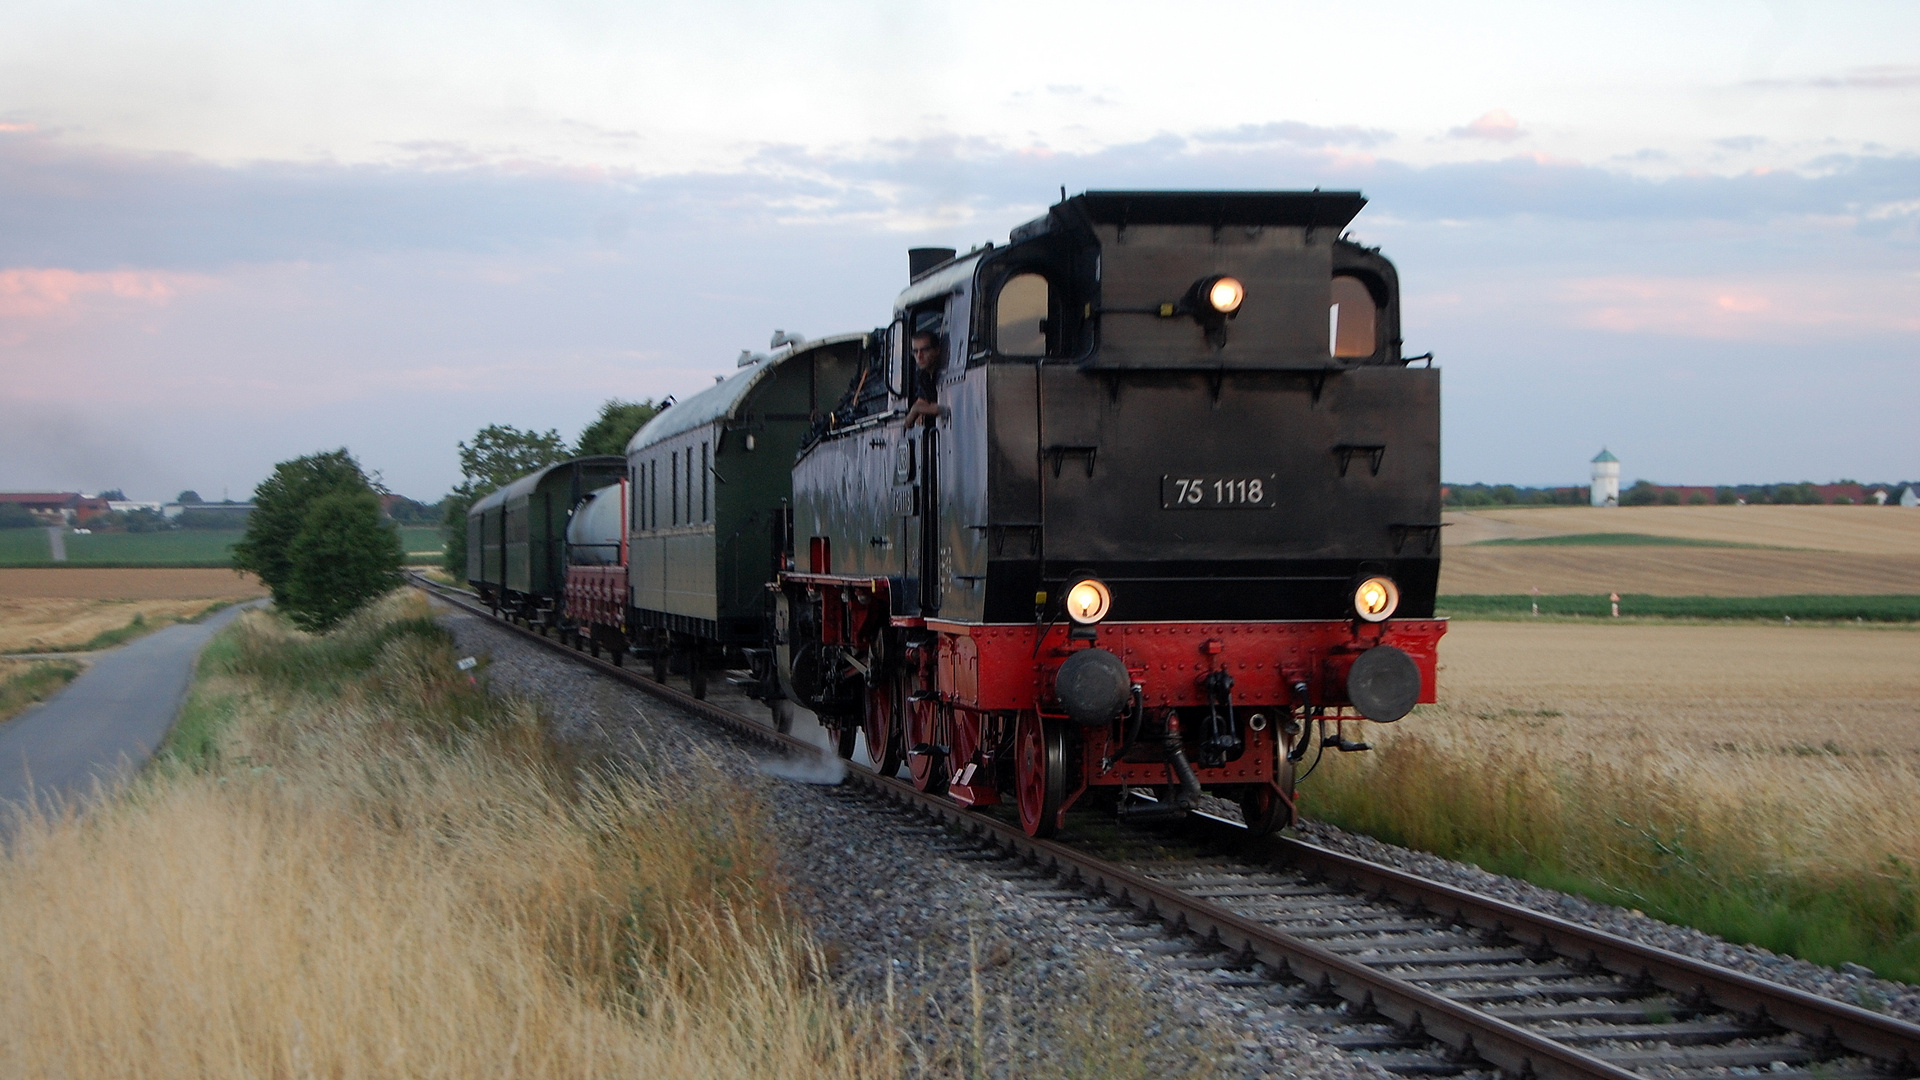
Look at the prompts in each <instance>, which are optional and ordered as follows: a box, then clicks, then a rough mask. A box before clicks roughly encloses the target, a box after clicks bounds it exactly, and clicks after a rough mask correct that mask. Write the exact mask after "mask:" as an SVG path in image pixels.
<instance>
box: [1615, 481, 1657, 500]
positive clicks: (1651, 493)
mask: <svg viewBox="0 0 1920 1080" xmlns="http://www.w3.org/2000/svg"><path fill="white" fill-rule="evenodd" d="M1659 498H1660V493H1659V491H1658V490H1656V489H1655V488H1654V486H1653V482H1652V481H1651V480H1635V481H1634V482H1633V486H1632V487H1630V488H1628V489H1627V490H1625V491H1623V492H1621V493H1620V505H1621V506H1652V505H1653V504H1654V503H1655V502H1657V501H1659Z"/></svg>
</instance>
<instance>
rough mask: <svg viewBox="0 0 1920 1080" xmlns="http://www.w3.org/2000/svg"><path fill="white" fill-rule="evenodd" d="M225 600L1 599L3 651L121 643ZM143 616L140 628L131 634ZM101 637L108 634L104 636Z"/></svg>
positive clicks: (195, 615)
mask: <svg viewBox="0 0 1920 1080" xmlns="http://www.w3.org/2000/svg"><path fill="white" fill-rule="evenodd" d="M223 603H225V601H220V600H73V599H28V600H19V599H0V653H29V652H66V651H71V650H77V649H85V648H89V647H93V648H99V647H101V646H102V645H117V644H119V643H120V642H122V641H126V640H128V639H129V638H131V637H137V636H138V635H139V634H140V633H142V632H145V631H146V630H157V629H159V628H160V627H162V626H166V625H168V624H169V623H174V622H185V621H188V620H191V619H197V618H199V617H200V616H202V615H204V614H206V612H207V610H208V609H209V608H212V607H215V606H219V605H221V604H223ZM135 619H139V620H140V622H141V624H142V625H141V627H139V628H135V629H134V630H133V631H131V632H127V633H124V634H122V633H112V632H114V631H126V630H127V628H128V626H129V624H131V623H132V622H133V621H134V620H135ZM102 635H107V638H106V639H105V640H101V637H102Z"/></svg>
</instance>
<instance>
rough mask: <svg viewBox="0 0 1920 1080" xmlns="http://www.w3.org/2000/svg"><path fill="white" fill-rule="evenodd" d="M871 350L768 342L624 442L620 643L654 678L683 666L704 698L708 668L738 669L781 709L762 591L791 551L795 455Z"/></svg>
mask: <svg viewBox="0 0 1920 1080" xmlns="http://www.w3.org/2000/svg"><path fill="white" fill-rule="evenodd" d="M870 347H871V338H870V335H867V334H843V335H839V336H836V337H827V338H821V339H818V340H814V341H805V340H801V339H800V338H798V337H796V336H794V335H789V334H785V333H776V334H775V335H774V339H773V347H772V350H771V351H770V352H767V353H742V354H741V357H740V360H739V363H738V365H737V367H736V370H735V371H734V373H733V374H732V375H731V376H729V377H728V378H726V379H725V380H723V381H721V382H718V383H716V384H715V385H713V386H710V387H708V388H706V389H705V390H702V391H701V392H699V393H697V394H693V395H691V396H689V397H687V398H686V399H685V400H682V401H676V402H675V403H674V404H673V405H671V406H670V407H668V408H667V409H666V410H665V411H663V412H661V413H660V414H659V415H657V416H655V417H654V418H653V419H652V420H650V421H648V422H647V424H646V426H645V427H643V428H641V429H640V431H639V432H637V433H636V434H635V435H634V437H633V439H632V440H631V441H630V442H629V443H628V444H627V466H628V470H629V474H630V483H631V489H632V505H631V510H630V515H629V529H630V537H631V538H630V541H629V552H630V554H629V562H628V570H627V574H628V579H627V585H628V598H629V600H628V604H629V607H628V611H627V636H628V638H629V639H630V641H631V642H632V644H633V647H634V648H635V649H636V651H639V652H643V653H646V654H648V655H650V656H651V657H652V660H653V665H654V673H655V675H656V676H659V677H661V678H665V677H666V674H667V672H668V670H669V668H670V667H672V668H679V669H683V670H684V671H685V672H686V674H687V678H688V681H689V683H690V684H691V688H692V690H693V693H694V695H695V696H696V697H705V696H706V690H707V678H708V675H709V673H710V672H713V671H717V670H722V669H739V670H746V671H749V672H751V673H752V681H751V684H750V685H749V686H748V687H747V690H748V692H749V693H751V694H753V695H754V696H758V697H763V698H768V699H772V700H774V701H778V700H780V698H781V694H780V691H779V682H778V680H777V678H776V676H775V675H774V672H773V667H772V664H773V653H772V649H771V644H772V636H773V634H772V621H771V618H770V615H771V610H772V603H771V597H770V595H769V593H768V590H767V586H768V583H769V582H771V581H772V580H773V577H774V575H775V574H776V573H777V572H778V571H779V570H780V569H781V567H780V565H779V563H778V562H777V560H778V559H779V558H780V556H781V555H782V553H783V552H784V551H785V549H786V548H787V546H788V545H787V542H786V540H785V536H786V529H787V516H788V510H789V504H790V500H791V499H792V495H793V460H794V455H795V453H796V452H797V451H798V450H799V448H800V445H801V443H802V441H803V440H804V439H805V438H806V436H807V434H808V433H809V432H810V431H811V430H813V428H814V427H815V426H816V424H818V423H819V422H820V421H821V420H822V418H823V417H824V416H826V415H827V413H828V412H829V410H831V408H832V407H833V405H834V403H835V402H836V401H838V400H839V399H840V398H841V397H842V396H843V393H844V391H845V390H846V388H847V386H848V384H849V383H850V382H851V381H852V380H853V379H854V377H855V375H856V374H857V373H858V372H859V371H860V370H861V369H862V367H863V365H864V362H865V360H866V357H867V354H868V352H869V350H870ZM775 715H776V717H784V713H783V712H782V711H781V710H780V709H778V708H777V707H776V709H775ZM782 726H783V727H784V723H783V725H782Z"/></svg>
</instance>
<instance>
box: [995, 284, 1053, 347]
mask: <svg viewBox="0 0 1920 1080" xmlns="http://www.w3.org/2000/svg"><path fill="white" fill-rule="evenodd" d="M1051 304H1052V291H1051V289H1050V288H1049V286H1048V285H1047V279H1046V278H1045V277H1042V276H1041V275H1039V274H1015V275H1014V276H1012V277H1010V278H1008V279H1007V280H1006V283H1005V284H1003V285H1001V286H1000V295H999V296H998V297H997V298H996V299H995V301H994V311H995V321H994V332H993V348H994V351H995V352H997V353H999V354H1000V355H1001V356H1045V355H1047V312H1048V308H1049V307H1050V305H1051Z"/></svg>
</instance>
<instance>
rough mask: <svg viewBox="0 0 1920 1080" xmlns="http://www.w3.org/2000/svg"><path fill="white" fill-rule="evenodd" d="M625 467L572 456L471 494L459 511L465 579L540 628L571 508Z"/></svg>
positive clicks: (555, 593)
mask: <svg viewBox="0 0 1920 1080" xmlns="http://www.w3.org/2000/svg"><path fill="white" fill-rule="evenodd" d="M625 468H626V463H625V462H624V461H623V460H622V459H621V458H619V457H617V456H613V455H603V456H593V457H582V458H574V459H572V460H570V461H563V462H561V463H559V464H557V465H550V466H548V467H547V468H544V469H541V470H540V471H538V472H533V473H529V474H527V475H526V476H523V477H521V478H519V479H518V480H515V481H513V482H512V483H510V484H508V485H507V486H505V487H503V488H500V489H498V490H496V491H494V492H492V493H490V494H488V495H486V496H484V497H482V498H481V499H479V500H478V501H476V502H475V503H474V504H473V506H472V507H471V508H470V509H469V510H468V511H467V581H468V583H469V584H471V585H472V586H473V587H474V590H475V591H476V592H478V593H479V594H480V598H481V599H482V600H484V601H486V602H487V603H488V604H489V605H491V606H492V607H494V608H495V609H496V610H499V611H504V612H506V613H507V614H508V615H509V616H510V617H512V618H515V619H518V620H521V621H523V622H525V623H527V625H529V626H536V627H539V628H540V629H541V631H542V632H545V631H546V630H547V629H549V628H551V627H553V626H556V625H558V624H559V620H560V614H561V593H562V591H563V590H564V588H565V585H566V567H567V542H566V538H567V524H568V522H569V521H570V520H571V519H572V516H573V508H574V507H575V506H576V505H577V504H578V503H579V502H580V500H581V499H582V498H583V497H585V495H586V494H587V492H589V491H592V490H593V489H595V488H598V487H602V486H605V485H606V484H609V483H615V482H617V481H619V479H620V478H621V475H622V473H624V471H625Z"/></svg>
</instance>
